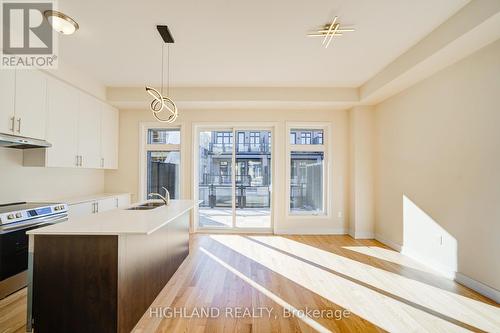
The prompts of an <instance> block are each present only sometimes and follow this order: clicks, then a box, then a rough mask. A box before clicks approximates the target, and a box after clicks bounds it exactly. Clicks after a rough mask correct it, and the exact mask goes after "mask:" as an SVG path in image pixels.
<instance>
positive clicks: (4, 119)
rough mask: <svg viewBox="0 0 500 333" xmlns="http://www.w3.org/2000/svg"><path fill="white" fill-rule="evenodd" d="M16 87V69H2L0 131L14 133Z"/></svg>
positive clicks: (0, 78)
mask: <svg viewBox="0 0 500 333" xmlns="http://www.w3.org/2000/svg"><path fill="white" fill-rule="evenodd" d="M15 89H16V72H15V70H13V69H12V70H9V69H2V70H0V133H7V134H12V132H13V125H14V124H13V122H12V117H14V97H15V93H14V92H15Z"/></svg>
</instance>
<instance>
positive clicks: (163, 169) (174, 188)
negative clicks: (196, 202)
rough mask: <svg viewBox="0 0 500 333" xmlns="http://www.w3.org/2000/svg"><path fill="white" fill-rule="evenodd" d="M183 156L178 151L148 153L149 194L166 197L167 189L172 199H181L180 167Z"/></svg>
mask: <svg viewBox="0 0 500 333" xmlns="http://www.w3.org/2000/svg"><path fill="white" fill-rule="evenodd" d="M180 157H181V154H180V153H179V152H178V151H148V152H147V161H148V162H147V163H148V181H147V187H148V188H147V194H149V193H160V194H161V195H164V190H163V189H162V188H163V187H165V188H166V189H167V190H168V192H169V193H170V198H172V199H179V171H180V170H179V166H180Z"/></svg>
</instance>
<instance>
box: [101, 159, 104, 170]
mask: <svg viewBox="0 0 500 333" xmlns="http://www.w3.org/2000/svg"><path fill="white" fill-rule="evenodd" d="M101 168H104V157H101Z"/></svg>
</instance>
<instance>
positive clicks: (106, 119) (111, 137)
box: [101, 103, 118, 169]
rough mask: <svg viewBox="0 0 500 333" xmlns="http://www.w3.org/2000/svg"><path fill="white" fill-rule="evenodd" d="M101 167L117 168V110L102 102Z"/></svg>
mask: <svg viewBox="0 0 500 333" xmlns="http://www.w3.org/2000/svg"><path fill="white" fill-rule="evenodd" d="M101 156H102V167H103V168H105V169H118V110H116V109H115V108H113V107H111V106H109V105H107V104H104V103H103V104H102V117H101Z"/></svg>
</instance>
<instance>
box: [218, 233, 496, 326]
mask: <svg viewBox="0 0 500 333" xmlns="http://www.w3.org/2000/svg"><path fill="white" fill-rule="evenodd" d="M210 237H211V238H212V239H214V240H216V241H217V242H219V243H221V244H223V245H225V246H227V247H229V248H231V249H232V250H234V251H236V252H238V253H240V254H241V255H244V256H245V257H247V258H249V259H251V260H254V261H255V262H257V263H259V264H261V265H264V266H265V267H267V268H268V269H270V270H272V271H274V272H276V273H278V274H280V275H282V276H284V277H286V278H288V279H290V280H291V281H293V282H295V283H297V284H299V285H301V286H303V287H304V288H307V289H309V290H310V291H313V292H315V293H317V294H318V295H320V296H322V297H324V298H326V299H328V300H330V301H331V302H333V303H336V304H338V305H339V306H341V307H343V308H346V309H348V310H350V311H351V312H353V313H355V314H357V315H358V316H360V317H363V318H365V319H366V320H368V321H370V322H372V323H374V324H375V325H377V326H379V327H381V328H384V329H386V330H389V331H408V330H426V331H446V332H460V331H467V330H466V329H465V328H463V327H461V326H458V325H456V323H463V324H466V325H470V326H472V327H476V328H479V329H482V330H486V331H498V330H500V308H496V307H494V306H490V305H488V304H484V303H481V302H478V301H475V300H472V299H469V298H467V297H463V296H460V295H457V294H454V293H451V292H448V291H445V290H442V289H439V288H435V287H432V286H429V285H427V284H424V283H422V282H419V281H415V280H412V279H408V278H405V277H402V276H400V275H398V274H395V273H391V272H388V271H385V270H382V269H378V268H375V267H373V266H370V265H366V264H363V263H360V262H357V261H355V260H351V259H348V258H345V257H342V256H339V255H336V254H333V253H330V252H327V251H324V250H321V249H318V248H315V247H312V246H309V245H306V244H302V243H300V242H296V241H293V240H290V239H287V238H283V237H277V236H252V237H242V236H237V235H212V236H210ZM319 266H321V267H319ZM325 268H326V269H325ZM328 270H331V271H328ZM335 273H336V274H335ZM374 289H377V290H374ZM384 293H385V294H384ZM387 294H389V295H387ZM391 295H393V296H392V297H391ZM394 296H396V297H394ZM397 298H399V300H398V299H397ZM405 300H406V301H405ZM426 309H427V311H424V310H426Z"/></svg>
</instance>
